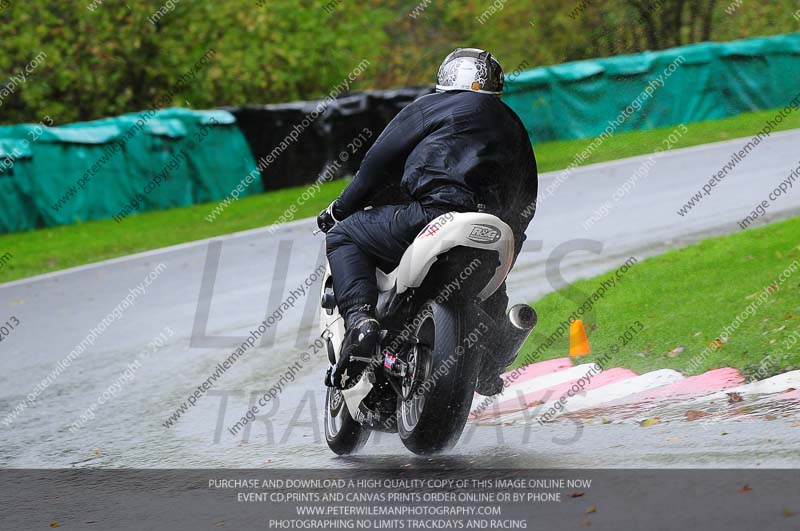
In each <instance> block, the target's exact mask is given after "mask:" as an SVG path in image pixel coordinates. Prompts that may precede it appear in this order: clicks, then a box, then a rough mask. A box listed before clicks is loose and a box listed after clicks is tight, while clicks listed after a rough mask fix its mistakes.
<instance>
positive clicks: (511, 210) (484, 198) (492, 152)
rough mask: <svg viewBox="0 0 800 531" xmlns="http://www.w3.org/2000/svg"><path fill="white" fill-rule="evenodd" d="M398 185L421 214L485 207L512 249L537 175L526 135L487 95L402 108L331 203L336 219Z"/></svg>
mask: <svg viewBox="0 0 800 531" xmlns="http://www.w3.org/2000/svg"><path fill="white" fill-rule="evenodd" d="M398 181H399V183H400V188H401V189H402V191H403V192H404V193H405V194H407V195H408V196H410V197H411V198H413V200H415V201H418V202H419V203H421V204H422V205H423V206H438V207H446V208H449V209H452V210H455V211H460V212H470V211H475V210H476V209H477V206H478V204H484V205H486V211H488V212H490V213H492V214H495V215H496V216H498V217H499V218H500V219H502V220H503V221H505V222H506V223H508V225H509V226H510V227H511V228H512V230H513V231H514V234H515V236H516V239H517V248H518V249H519V246H521V244H522V240H523V239H524V232H525V229H526V227H527V226H528V223H529V222H530V220H531V219H532V218H533V214H534V211H535V203H536V194H537V187H538V175H537V169H536V159H535V157H534V154H533V148H532V147H531V142H530V139H529V138H528V133H527V131H526V130H525V127H524V126H523V124H522V122H521V121H520V119H519V117H518V116H517V115H516V114H515V113H514V111H512V110H511V109H510V108H509V107H508V106H507V105H506V104H505V103H503V102H502V101H501V100H500V98H499V97H496V96H492V95H487V94H479V93H475V92H461V91H459V92H443V93H435V94H429V95H427V96H423V97H421V98H419V99H418V100H416V101H414V102H413V103H411V104H410V105H408V106H406V107H405V108H404V109H403V110H402V111H400V113H399V114H398V115H397V116H396V117H395V118H394V119H393V120H392V121H391V123H389V125H388V126H386V129H384V131H383V133H381V135H380V136H379V137H378V139H377V140H376V141H375V144H374V145H373V146H372V147H371V148H370V150H369V151H368V152H367V154H366V155H365V157H364V160H363V162H362V163H361V167H360V168H359V171H358V172H357V173H356V175H355V177H354V178H353V181H352V182H351V183H350V184H349V185H348V186H347V188H345V190H344V191H343V192H342V194H341V196H340V197H339V199H338V201H337V203H336V206H335V213H336V214H338V216H337V217H346V216H348V215H350V214H352V213H353V212H355V211H356V210H358V209H360V208H362V207H364V206H366V202H367V201H368V200H369V198H370V197H372V196H374V195H375V194H376V193H378V192H380V191H381V190H382V189H383V188H385V187H387V186H391V185H393V184H397V182H398Z"/></svg>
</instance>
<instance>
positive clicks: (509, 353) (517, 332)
mask: <svg viewBox="0 0 800 531" xmlns="http://www.w3.org/2000/svg"><path fill="white" fill-rule="evenodd" d="M538 320H539V318H538V316H537V315H536V311H535V310H534V309H533V308H531V307H530V306H528V305H527V304H515V305H514V306H512V307H511V309H510V310H509V311H508V318H507V320H506V321H505V322H503V323H501V324H500V326H499V330H498V332H499V334H496V335H495V338H496V339H497V341H498V343H499V344H498V345H497V346H498V347H499V348H498V350H499V351H500V352H502V353H503V357H504V358H505V359H506V360H507V363H506V365H508V364H510V363H511V362H512V361H514V359H516V357H517V353H518V352H519V350H520V349H521V348H522V345H523V344H524V343H525V340H527V339H528V336H529V335H531V332H532V331H533V328H534V327H535V326H536V322H537V321H538ZM504 367H505V365H504Z"/></svg>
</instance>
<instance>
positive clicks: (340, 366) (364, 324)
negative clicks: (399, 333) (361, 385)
mask: <svg viewBox="0 0 800 531" xmlns="http://www.w3.org/2000/svg"><path fill="white" fill-rule="evenodd" d="M344 323H345V330H346V332H345V336H344V341H343V342H342V349H341V355H340V356H339V361H338V362H337V363H336V366H335V367H333V368H332V370H331V371H329V374H328V376H327V382H326V384H327V385H329V386H331V387H338V388H339V389H345V388H347V387H349V385H348V384H351V383H352V382H355V381H356V379H357V378H358V376H360V375H361V373H362V372H363V371H364V369H366V367H367V365H369V362H370V360H371V359H372V358H373V357H374V355H375V353H376V351H377V347H378V344H379V343H380V340H381V325H380V323H379V322H378V319H376V317H375V310H374V309H373V308H372V306H371V305H369V304H364V305H361V306H356V307H353V308H348V309H346V310H345V311H344Z"/></svg>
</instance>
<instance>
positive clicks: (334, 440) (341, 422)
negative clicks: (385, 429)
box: [325, 387, 370, 455]
mask: <svg viewBox="0 0 800 531" xmlns="http://www.w3.org/2000/svg"><path fill="white" fill-rule="evenodd" d="M369 433H370V432H369V430H368V429H366V428H364V427H363V426H361V424H359V423H358V422H356V421H355V420H353V417H352V416H350V411H348V409H347V403H346V402H345V400H344V396H343V395H342V392H341V391H340V390H339V389H334V388H332V387H328V393H327V395H326V397H325V441H326V442H327V443H328V447H329V448H330V449H331V450H333V452H334V453H335V454H338V455H348V454H352V453H354V452H357V451H358V450H360V449H361V448H362V447H363V446H364V445H365V444H366V443H367V439H369Z"/></svg>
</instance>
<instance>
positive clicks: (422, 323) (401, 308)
mask: <svg viewBox="0 0 800 531" xmlns="http://www.w3.org/2000/svg"><path fill="white" fill-rule="evenodd" d="M513 261H514V235H513V232H512V230H511V228H510V227H509V226H508V225H507V224H506V223H504V222H503V221H502V220H500V219H499V218H498V217H496V216H494V215H491V214H488V213H484V212H468V213H458V212H448V213H446V214H443V215H441V216H439V217H437V218H436V219H434V220H432V221H431V222H430V223H429V224H428V225H426V226H425V228H423V229H422V230H421V231H420V233H419V234H418V235H417V237H416V238H415V240H414V241H413V243H412V244H411V245H410V246H409V247H408V249H407V250H406V251H405V253H404V255H403V257H402V259H401V260H400V263H399V265H398V266H397V268H395V269H394V270H393V271H391V272H389V273H385V272H384V271H382V270H380V269H376V271H375V274H376V278H377V284H378V290H379V297H378V303H377V305H376V308H375V309H376V314H377V317H378V320H379V321H380V323H381V327H382V328H383V329H384V330H383V333H382V339H381V341H380V344H379V345H378V347H376V350H375V352H374V354H373V355H372V356H371V357H369V358H367V359H360V360H359V361H360V362H362V363H366V368H365V369H364V370H363V371H361V373H360V375H359V376H358V377H357V378H355V377H354V378H351V379H350V380H351V381H348V382H346V385H342V386H340V387H343V388H341V389H340V388H338V387H328V391H327V396H326V400H325V422H324V424H325V439H326V441H327V444H328V446H329V447H330V449H331V450H332V451H333V452H335V453H336V454H339V455H346V454H350V453H353V452H356V451H358V450H359V449H361V448H362V447H363V446H364V444H366V442H367V440H368V439H369V436H370V434H371V432H373V431H382V432H389V433H398V434H399V436H400V439H401V441H402V442H403V444H404V445H405V447H406V448H408V449H409V450H410V451H412V452H414V453H416V454H430V453H435V452H440V451H443V450H446V449H449V448H451V447H453V446H454V445H455V444H456V443H457V441H458V439H459V438H460V436H461V433H462V431H463V429H464V426H465V424H466V421H467V417H468V415H469V411H470V406H471V403H472V399H473V396H474V395H475V388H476V383H477V378H478V375H479V373H480V371H481V368H482V365H483V364H487V363H497V360H498V359H500V360H504V361H503V362H508V363H510V361H512V360H513V359H514V357H516V354H517V352H518V351H519V349H520V348H521V346H522V344H523V343H524V342H525V340H526V339H527V337H528V335H529V334H530V332H531V331H532V330H533V327H534V326H535V325H536V319H537V318H536V312H535V311H534V310H533V308H531V307H530V306H528V305H525V304H519V305H516V306H514V307H512V308H511V310H510V311H509V312H508V314H507V315H506V318H505V320H504V322H495V321H494V319H492V318H491V317H490V316H489V315H488V314H486V312H484V311H483V310H482V309H481V307H480V303H481V302H482V301H485V300H486V299H487V298H488V297H490V296H491V295H492V294H493V293H494V292H495V291H496V290H497V289H498V288H499V287H500V286H501V285H502V284H503V282H504V281H505V279H506V277H507V276H508V273H509V271H510V270H511V266H512V265H513ZM320 306H321V313H320V329H321V334H322V338H323V340H324V341H325V344H326V347H327V355H328V361H329V362H330V368H329V369H328V370H329V371H331V370H333V368H334V367H335V366H336V365H337V363H338V362H339V361H340V356H341V355H342V352H341V346H342V341H343V339H344V337H345V327H344V320H343V318H342V316H341V315H340V314H339V312H338V309H337V307H336V298H335V294H334V292H333V283H332V279H331V273H330V265H328V268H327V270H326V272H325V274H324V276H323V280H322V290H321V294H320ZM508 363H505V364H506V365H507V364H508ZM329 374H330V372H329ZM326 381H327V379H326Z"/></svg>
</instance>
